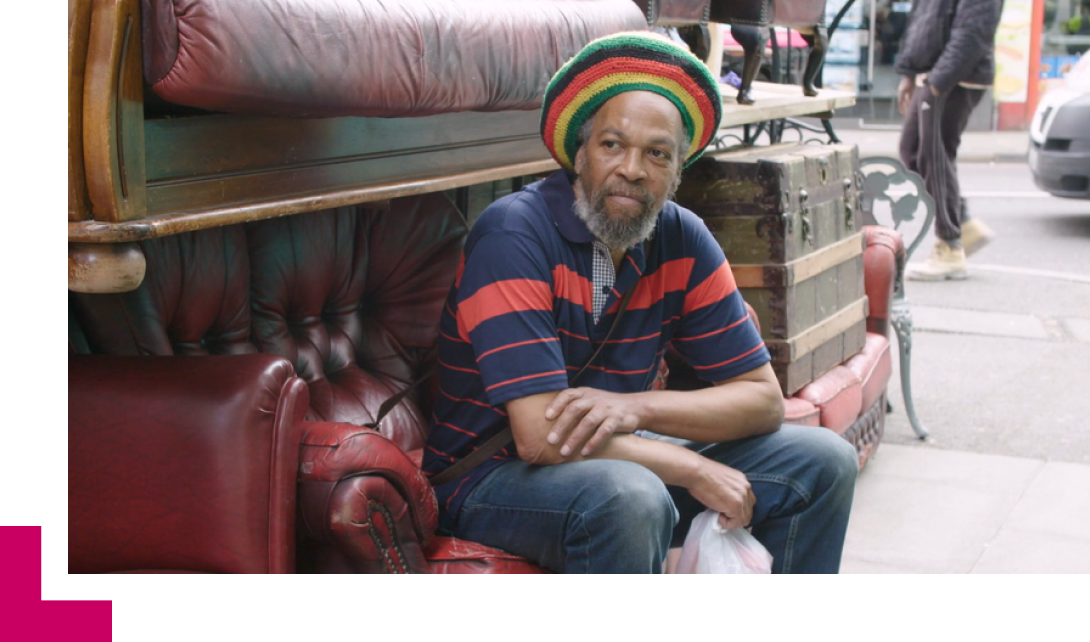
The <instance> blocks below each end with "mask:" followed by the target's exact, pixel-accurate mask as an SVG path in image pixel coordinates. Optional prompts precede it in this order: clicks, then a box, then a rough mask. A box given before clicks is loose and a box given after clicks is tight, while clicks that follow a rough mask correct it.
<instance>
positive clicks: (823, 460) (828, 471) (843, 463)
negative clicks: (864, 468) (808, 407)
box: [802, 429, 859, 496]
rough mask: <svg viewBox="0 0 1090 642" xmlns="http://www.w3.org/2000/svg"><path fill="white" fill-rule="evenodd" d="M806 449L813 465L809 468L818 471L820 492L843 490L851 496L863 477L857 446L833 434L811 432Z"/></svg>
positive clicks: (830, 432)
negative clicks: (859, 476) (857, 478)
mask: <svg viewBox="0 0 1090 642" xmlns="http://www.w3.org/2000/svg"><path fill="white" fill-rule="evenodd" d="M806 437H807V438H806V444H805V447H804V448H803V449H802V451H803V452H805V453H806V455H805V456H806V457H807V458H808V460H809V461H807V462H806V465H807V467H809V468H810V469H811V470H814V471H817V473H818V474H817V489H818V490H821V491H830V490H834V489H842V490H843V491H844V492H845V493H847V494H849V496H850V494H851V493H852V492H853V490H854V489H855V480H856V477H857V476H858V475H859V455H858V453H857V452H856V450H855V446H853V445H851V444H850V443H848V442H847V441H846V440H845V439H844V438H843V437H841V436H839V435H837V434H836V433H834V432H833V431H831V430H825V429H819V430H813V431H808V432H807V434H806Z"/></svg>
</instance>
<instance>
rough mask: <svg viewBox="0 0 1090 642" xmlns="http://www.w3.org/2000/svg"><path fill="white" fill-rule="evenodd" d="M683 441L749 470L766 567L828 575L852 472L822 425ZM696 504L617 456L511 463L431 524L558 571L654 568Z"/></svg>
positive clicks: (848, 458)
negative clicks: (713, 440) (452, 511)
mask: <svg viewBox="0 0 1090 642" xmlns="http://www.w3.org/2000/svg"><path fill="white" fill-rule="evenodd" d="M651 438H657V439H662V440H665V441H670V442H672V443H678V444H683V445H685V446H686V447H689V448H691V449H693V450H696V451H698V452H700V453H701V454H702V455H704V456H706V457H710V458H712V459H715V460H716V461H718V462H720V463H722V464H725V465H727V466H730V467H731V468H735V469H737V470H740V471H742V472H744V473H745V474H746V477H747V478H748V479H749V482H750V485H751V486H752V487H753V494H754V495H755V496H756V498H757V503H756V505H755V506H754V508H753V520H752V522H751V526H752V531H753V535H754V536H755V537H756V538H757V539H758V540H759V541H760V542H761V543H762V544H763V545H764V546H765V548H766V549H768V551H769V552H770V553H771V554H772V556H773V562H772V572H774V573H836V572H837V571H838V570H839V568H840V555H841V551H842V549H843V547H844V534H845V532H846V530H847V528H848V514H849V512H850V511H851V505H852V497H853V495H854V491H855V478H856V475H857V473H858V463H857V462H858V458H857V456H856V452H855V449H854V448H853V447H852V446H851V444H849V443H848V442H846V441H844V440H843V439H841V438H840V437H839V436H837V435H836V434H835V433H833V432H832V431H830V430H826V429H825V428H811V427H806V426H792V425H784V426H783V427H781V428H780V430H778V431H776V432H774V433H772V434H770V435H762V436H760V437H751V438H748V439H741V440H738V441H731V442H724V443H720V444H711V445H705V444H695V443H692V442H686V441H684V440H678V439H673V438H671V437H662V436H652V437H651ZM703 511H704V506H702V505H701V504H700V503H699V502H697V501H696V500H695V499H693V498H692V496H691V495H690V494H689V493H688V491H687V490H685V489H684V488H679V487H673V486H667V485H666V484H664V483H662V481H661V480H660V479H659V478H658V477H657V476H656V475H655V474H654V473H652V472H651V471H649V470H648V469H646V468H644V467H643V466H640V465H638V464H633V463H631V462H626V461H613V460H591V461H584V462H573V463H568V464H561V465H557V466H533V465H530V464H527V463H525V462H523V461H521V460H515V461H511V462H508V463H506V464H504V465H502V466H500V467H499V468H497V469H496V470H495V471H494V472H492V473H490V474H489V475H488V477H486V478H485V479H484V480H482V481H481V483H479V484H478V485H477V486H476V487H475V488H474V489H473V490H472V492H471V493H470V494H469V496H468V497H467V498H466V499H465V502H464V503H463V504H462V509H461V511H460V513H459V514H458V517H457V521H456V522H455V523H453V524H452V523H451V521H450V517H449V516H448V515H446V514H445V513H444V514H442V515H441V518H440V530H441V531H444V532H447V533H449V534H452V535H454V536H456V537H459V538H462V539H467V540H470V541H475V542H480V543H482V544H487V545H489V546H494V547H496V548H499V549H502V550H505V551H507V552H509V553H514V554H516V555H521V556H523V557H526V558H528V559H530V560H533V561H534V562H536V563H537V564H540V565H541V566H543V567H545V568H547V569H549V570H552V571H555V572H558V573H660V572H662V566H663V561H664V560H665V558H666V553H667V550H668V549H669V548H670V547H671V546H681V544H682V543H683V542H684V540H685V535H686V533H687V532H688V529H689V524H690V523H691V522H692V520H693V518H694V517H696V516H697V515H699V514H700V513H701V512H703Z"/></svg>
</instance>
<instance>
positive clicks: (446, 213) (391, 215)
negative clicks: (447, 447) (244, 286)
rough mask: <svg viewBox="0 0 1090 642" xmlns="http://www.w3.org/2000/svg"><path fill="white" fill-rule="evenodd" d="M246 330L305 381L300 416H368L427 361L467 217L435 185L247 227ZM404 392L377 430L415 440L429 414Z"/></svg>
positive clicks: (419, 441)
mask: <svg viewBox="0 0 1090 642" xmlns="http://www.w3.org/2000/svg"><path fill="white" fill-rule="evenodd" d="M246 235H247V237H248V240H249V247H250V260H251V269H252V271H253V286H252V305H253V338H254V341H255V342H256V343H257V345H258V346H259V347H260V349H261V351H262V352H268V353H272V354H279V355H281V356H283V357H285V358H287V359H288V360H289V361H291V362H292V363H293V364H294V365H295V369H296V372H297V373H298V374H299V376H300V377H302V378H303V380H304V381H306V382H307V385H308V386H309V387H310V398H311V411H310V412H309V413H308V415H307V419H308V420H311V421H314V420H324V421H334V422H347V423H352V424H357V425H362V424H366V423H369V422H372V421H373V420H374V419H375V416H376V413H377V411H378V408H379V406H380V405H381V404H382V402H383V401H385V400H386V399H388V398H389V397H391V396H393V395H394V394H396V393H397V392H398V391H399V390H401V389H402V388H404V387H405V386H407V385H409V384H410V383H411V382H412V381H413V380H414V379H415V378H416V377H417V375H418V374H419V373H420V372H421V371H422V370H423V368H424V367H425V365H426V364H425V358H426V357H427V356H428V352H429V349H430V348H431V346H432V345H434V343H435V341H436V340H437V338H438V335H439V327H438V326H439V317H440V312H441V310H442V305H443V302H444V300H445V295H446V293H447V291H448V290H449V288H450V284H451V282H452V281H453V279H454V273H455V270H456V268H457V264H458V258H459V256H460V252H461V244H462V239H463V237H464V235H465V225H464V223H463V222H462V218H461V215H460V214H459V213H458V210H457V209H456V208H455V207H454V205H453V204H452V203H450V201H449V199H447V198H445V197H444V196H443V195H441V194H428V195H424V196H416V197H411V198H404V199H395V200H393V201H391V204H390V210H389V211H382V210H377V209H368V208H365V207H362V206H358V207H344V208H338V209H334V210H323V211H320V212H313V213H310V214H300V215H297V216H291V217H285V218H279V219H269V220H266V221H259V222H256V223H252V224H249V225H247V228H246ZM414 398H415V395H410V398H407V399H406V400H405V401H403V402H402V403H401V404H399V405H398V406H397V407H396V408H394V409H393V411H391V412H390V414H389V415H387V418H386V419H385V420H384V421H383V422H382V425H381V426H380V430H381V431H382V433H383V434H384V435H386V436H387V437H389V438H390V439H391V440H393V441H394V443H396V444H397V445H398V446H399V447H400V448H401V449H402V450H404V451H406V452H408V453H412V452H414V451H418V450H420V449H422V448H423V446H424V441H425V439H426V432H425V431H426V427H427V424H428V420H427V418H426V417H425V416H424V415H423V414H422V413H421V411H420V409H419V407H418V405H417V403H415V402H414Z"/></svg>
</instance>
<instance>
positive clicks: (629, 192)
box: [595, 183, 655, 205]
mask: <svg viewBox="0 0 1090 642" xmlns="http://www.w3.org/2000/svg"><path fill="white" fill-rule="evenodd" d="M595 196H596V197H597V198H596V199H595V200H597V201H601V200H603V199H605V197H607V196H624V197H625V198H631V199H635V200H637V201H639V202H641V203H643V204H644V205H648V204H650V203H652V202H653V201H654V200H655V199H654V198H653V197H652V196H651V193H650V192H648V191H647V190H646V189H644V188H642V187H640V186H638V185H625V184H623V183H615V184H613V185H611V184H609V183H606V184H605V185H603V186H602V187H601V188H600V189H599V190H598V194H596V195H595Z"/></svg>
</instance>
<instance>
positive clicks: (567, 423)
mask: <svg viewBox="0 0 1090 642" xmlns="http://www.w3.org/2000/svg"><path fill="white" fill-rule="evenodd" d="M593 406H594V404H593V403H591V401H590V400H588V399H582V398H577V399H574V400H572V401H571V402H570V403H568V405H567V407H566V408H564V412H562V413H560V416H559V417H558V418H557V420H556V422H555V423H553V428H552V430H550V431H549V434H548V435H546V436H545V440H546V441H548V442H549V443H550V444H552V445H554V446H555V445H556V444H559V443H561V442H563V441H564V440H565V438H566V437H567V436H568V433H570V432H571V430H572V429H573V428H575V426H576V425H577V424H578V423H579V421H580V420H581V419H582V418H583V415H585V414H587V411H588V410H590V409H591V408H592V407H593Z"/></svg>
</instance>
